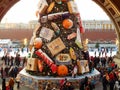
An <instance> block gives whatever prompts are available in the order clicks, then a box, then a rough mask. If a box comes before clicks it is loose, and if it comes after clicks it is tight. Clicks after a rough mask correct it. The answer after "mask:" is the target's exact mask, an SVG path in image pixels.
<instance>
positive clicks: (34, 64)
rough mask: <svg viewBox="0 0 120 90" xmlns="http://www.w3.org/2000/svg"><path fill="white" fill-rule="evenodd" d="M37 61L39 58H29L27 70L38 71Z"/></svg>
mask: <svg viewBox="0 0 120 90" xmlns="http://www.w3.org/2000/svg"><path fill="white" fill-rule="evenodd" d="M37 62H38V59H37V58H28V60H27V66H26V70H28V71H37V65H38V64H37Z"/></svg>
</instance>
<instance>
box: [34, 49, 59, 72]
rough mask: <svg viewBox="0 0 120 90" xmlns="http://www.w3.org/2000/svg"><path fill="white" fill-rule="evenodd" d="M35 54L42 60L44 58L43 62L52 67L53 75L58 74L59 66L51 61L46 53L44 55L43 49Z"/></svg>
mask: <svg viewBox="0 0 120 90" xmlns="http://www.w3.org/2000/svg"><path fill="white" fill-rule="evenodd" d="M35 54H36V55H37V56H39V57H40V58H42V60H43V61H44V62H45V63H46V64H47V65H48V66H49V67H50V69H51V71H52V73H56V72H57V66H56V65H55V64H54V62H53V61H52V59H50V57H49V56H48V55H47V54H46V53H44V52H43V51H42V50H41V49H39V50H37V51H36V52H35Z"/></svg>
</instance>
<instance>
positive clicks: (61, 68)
mask: <svg viewBox="0 0 120 90" xmlns="http://www.w3.org/2000/svg"><path fill="white" fill-rule="evenodd" d="M57 73H58V75H59V76H66V75H67V74H68V68H67V66H65V65H60V66H58V70H57Z"/></svg>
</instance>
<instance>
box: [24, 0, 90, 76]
mask: <svg viewBox="0 0 120 90" xmlns="http://www.w3.org/2000/svg"><path fill="white" fill-rule="evenodd" d="M36 16H37V17H38V18H39V19H38V22H39V24H38V25H36V28H35V30H34V31H33V36H32V37H31V41H30V44H29V45H30V56H29V57H28V61H27V66H26V71H27V72H28V73H31V74H35V75H45V76H47V75H51V76H52V75H55V76H73V75H78V74H83V73H86V72H89V66H88V60H84V58H83V54H82V50H84V49H83V45H82V41H81V34H82V32H81V30H83V27H82V22H81V18H80V14H79V12H78V9H77V5H76V3H75V1H74V0H40V1H39V3H38V10H37V12H36ZM58 69H59V70H58ZM58 73H59V74H58Z"/></svg>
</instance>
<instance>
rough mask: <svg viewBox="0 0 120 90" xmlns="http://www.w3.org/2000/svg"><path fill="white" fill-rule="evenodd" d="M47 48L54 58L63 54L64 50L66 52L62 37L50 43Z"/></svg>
mask: <svg viewBox="0 0 120 90" xmlns="http://www.w3.org/2000/svg"><path fill="white" fill-rule="evenodd" d="M47 47H48V49H49V50H50V52H51V53H52V55H53V56H54V55H56V54H58V53H59V52H61V51H62V50H64V49H65V48H66V47H65V45H64V43H63V41H62V40H61V38H60V37H58V38H56V39H55V40H53V41H52V42H50V43H48V44H47Z"/></svg>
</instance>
